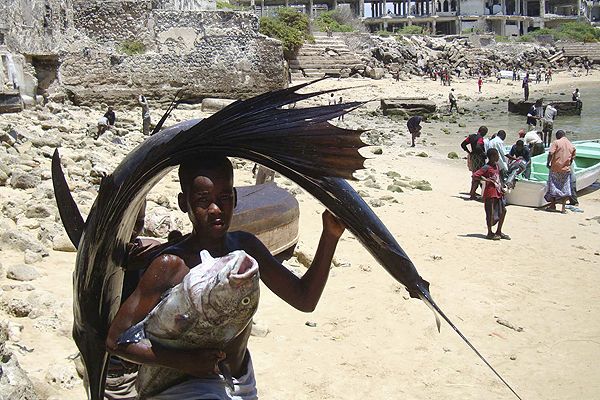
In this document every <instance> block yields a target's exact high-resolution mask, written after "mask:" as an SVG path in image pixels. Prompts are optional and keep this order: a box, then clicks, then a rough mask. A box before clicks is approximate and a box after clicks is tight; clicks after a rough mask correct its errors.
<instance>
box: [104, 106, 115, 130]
mask: <svg viewBox="0 0 600 400" xmlns="http://www.w3.org/2000/svg"><path fill="white" fill-rule="evenodd" d="M104 118H106V121H107V122H108V129H110V128H113V127H114V126H115V122H116V121H117V116H116V115H115V111H114V110H113V108H112V107H108V110H106V113H105V114H104Z"/></svg>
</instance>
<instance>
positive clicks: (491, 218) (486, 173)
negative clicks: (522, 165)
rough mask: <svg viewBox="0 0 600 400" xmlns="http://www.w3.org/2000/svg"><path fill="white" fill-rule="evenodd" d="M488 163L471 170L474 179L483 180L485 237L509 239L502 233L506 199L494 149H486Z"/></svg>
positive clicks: (496, 153) (497, 155)
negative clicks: (473, 170) (494, 228)
mask: <svg viewBox="0 0 600 400" xmlns="http://www.w3.org/2000/svg"><path fill="white" fill-rule="evenodd" d="M487 158H488V160H489V161H488V163H487V164H485V165H484V166H482V167H481V168H479V169H478V170H476V171H475V172H473V175H472V176H473V180H474V181H477V182H479V181H483V182H485V188H484V189H483V205H484V209H485V222H486V225H487V235H486V239H489V240H500V239H506V240H510V236H508V235H507V234H505V233H502V225H504V219H505V218H506V201H505V199H504V192H503V191H502V183H501V182H500V169H499V168H498V159H499V154H498V150H496V149H489V150H488V151H487ZM496 224H498V227H497V228H496V232H494V231H493V230H492V228H493V227H494V225H496Z"/></svg>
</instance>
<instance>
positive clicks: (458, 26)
mask: <svg viewBox="0 0 600 400" xmlns="http://www.w3.org/2000/svg"><path fill="white" fill-rule="evenodd" d="M460 22H461V21H460V18H456V21H455V28H456V34H457V35H460V34H461V33H462V26H461V23H460Z"/></svg>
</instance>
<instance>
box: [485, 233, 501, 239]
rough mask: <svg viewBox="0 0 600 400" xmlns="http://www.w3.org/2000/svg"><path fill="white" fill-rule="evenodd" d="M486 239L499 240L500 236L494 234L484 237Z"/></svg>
mask: <svg viewBox="0 0 600 400" xmlns="http://www.w3.org/2000/svg"><path fill="white" fill-rule="evenodd" d="M485 238H486V239H488V240H500V236H499V235H495V234H489V233H488V234H487V235H486V236H485Z"/></svg>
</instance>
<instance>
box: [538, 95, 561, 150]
mask: <svg viewBox="0 0 600 400" xmlns="http://www.w3.org/2000/svg"><path fill="white" fill-rule="evenodd" d="M556 114H558V111H556V108H554V106H553V105H552V104H548V105H547V106H546V111H544V119H543V120H542V121H543V124H542V133H543V135H544V137H543V139H542V142H543V143H544V146H550V143H552V129H553V128H554V118H556Z"/></svg>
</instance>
